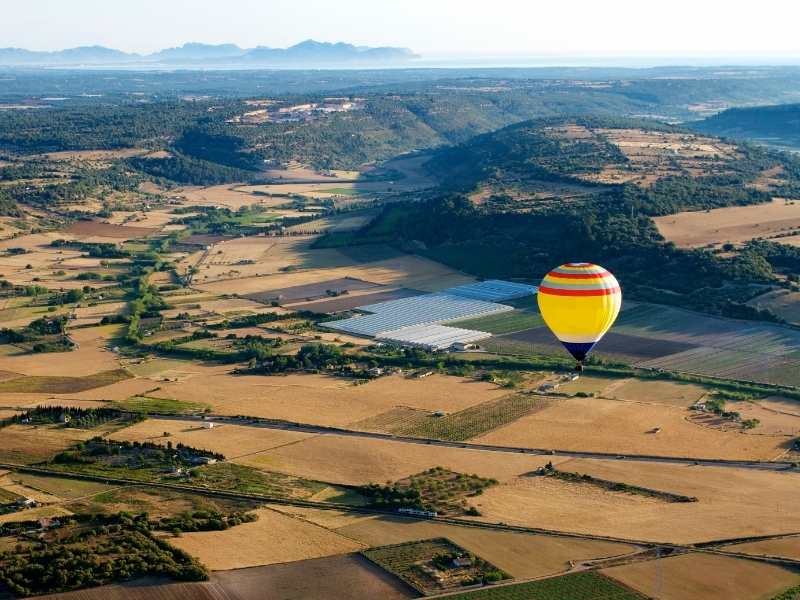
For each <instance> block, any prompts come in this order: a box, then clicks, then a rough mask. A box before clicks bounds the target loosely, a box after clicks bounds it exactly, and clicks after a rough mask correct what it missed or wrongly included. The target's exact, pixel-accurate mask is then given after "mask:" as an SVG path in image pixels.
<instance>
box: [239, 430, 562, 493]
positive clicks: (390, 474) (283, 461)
mask: <svg viewBox="0 0 800 600" xmlns="http://www.w3.org/2000/svg"><path fill="white" fill-rule="evenodd" d="M550 458H552V457H547V456H529V455H522V454H503V455H498V454H497V453H496V452H487V451H483V450H466V449H460V448H441V447H436V446H428V445H426V444H409V443H402V442H392V441H387V440H374V439H358V440H357V441H356V440H354V439H353V438H351V437H347V436H337V435H330V434H325V435H317V436H314V437H310V438H308V439H305V440H302V441H299V442H296V443H290V444H286V445H284V446H280V447H276V448H275V449H273V450H268V451H266V452H261V453H259V454H252V455H249V456H246V457H243V458H240V459H237V461H236V462H238V463H242V464H246V465H248V466H251V467H255V468H259V469H263V470H266V471H277V472H280V473H286V474H289V475H294V476H296V477H302V478H305V479H314V480H317V481H327V482H330V483H340V484H346V485H363V484H366V483H384V482H386V481H389V480H391V481H397V480H398V479H402V478H404V477H408V476H409V475H412V474H414V473H419V472H421V471H424V470H425V469H429V468H431V467H435V466H441V467H445V468H447V469H450V470H451V471H456V472H458V473H470V474H472V473H475V474H477V475H480V476H481V477H493V478H495V479H498V480H499V481H505V480H509V479H511V478H513V477H515V476H517V475H520V474H522V473H527V472H529V471H533V470H535V469H538V468H539V467H541V466H543V465H545V464H546V463H547V462H548V460H549V459H550ZM554 462H558V461H557V460H556V461H554Z"/></svg>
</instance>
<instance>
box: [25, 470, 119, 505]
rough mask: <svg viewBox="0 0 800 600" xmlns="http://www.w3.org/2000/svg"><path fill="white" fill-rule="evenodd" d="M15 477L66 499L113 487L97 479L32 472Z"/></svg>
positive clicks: (35, 488) (26, 483)
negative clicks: (88, 479) (71, 477)
mask: <svg viewBox="0 0 800 600" xmlns="http://www.w3.org/2000/svg"><path fill="white" fill-rule="evenodd" d="M14 479H15V480H17V481H19V482H20V483H21V484H22V485H24V486H27V487H29V488H32V489H34V490H39V491H40V492H45V493H47V494H52V495H53V496H58V497H59V498H64V499H68V500H69V499H75V498H82V497H84V496H89V495H91V494H97V493H101V492H104V491H106V490H109V489H111V486H109V485H106V484H104V483H98V482H96V481H81V480H80V479H66V478H63V477H49V476H46V475H34V474H32V473H14Z"/></svg>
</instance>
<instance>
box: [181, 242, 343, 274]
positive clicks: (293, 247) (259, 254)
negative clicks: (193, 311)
mask: <svg viewBox="0 0 800 600" xmlns="http://www.w3.org/2000/svg"><path fill="white" fill-rule="evenodd" d="M313 241H314V239H313V238H310V237H246V238H236V239H231V240H226V241H225V242H221V243H217V244H214V245H213V246H212V248H211V250H210V251H209V252H208V255H207V257H206V258H205V259H204V260H203V261H202V263H201V264H200V267H199V268H200V270H199V272H198V273H197V275H195V277H194V282H195V283H196V284H207V283H210V282H212V281H219V280H230V279H238V278H241V277H253V276H264V275H274V274H278V273H281V272H285V271H287V270H291V269H293V270H312V269H325V268H333V267H340V268H341V267H347V266H351V265H352V266H355V265H356V264H358V263H357V262H356V261H353V260H352V259H350V258H349V257H348V256H347V255H345V254H343V253H342V252H340V251H338V250H333V249H314V248H312V247H311V244H312V243H313Z"/></svg>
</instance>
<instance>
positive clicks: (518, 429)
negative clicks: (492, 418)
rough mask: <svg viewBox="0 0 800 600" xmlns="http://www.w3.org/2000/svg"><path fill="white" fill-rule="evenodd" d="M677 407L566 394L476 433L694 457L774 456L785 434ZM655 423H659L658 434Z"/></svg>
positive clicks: (525, 442) (510, 442) (513, 442)
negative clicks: (717, 422) (710, 424)
mask: <svg viewBox="0 0 800 600" xmlns="http://www.w3.org/2000/svg"><path fill="white" fill-rule="evenodd" d="M685 417H686V411H685V409H684V408H681V407H679V406H666V405H657V404H644V405H643V404H639V403H635V402H623V401H618V400H604V399H600V398H564V399H559V400H557V401H554V402H552V403H551V404H550V405H549V406H546V407H545V408H543V409H542V410H539V411H537V412H534V413H532V414H529V415H527V416H524V417H522V418H520V419H518V420H517V421H514V422H513V423H511V424H509V425H506V426H504V427H501V428H499V429H495V430H494V431H492V432H490V433H488V434H486V435H483V436H479V437H477V438H475V439H474V440H473V441H475V442H478V443H484V444H498V445H504V446H522V447H528V448H553V449H563V450H592V451H595V452H608V453H611V454H655V455H661V456H690V457H696V458H728V459H764V460H770V459H774V458H776V457H777V456H779V455H780V454H782V453H783V452H784V445H785V443H786V439H785V438H784V437H782V436H762V435H750V434H741V433H733V432H722V431H717V430H714V429H709V428H704V427H700V426H698V425H695V424H693V423H691V422H689V421H687V420H686V418H685ZM656 428H660V430H659V431H658V432H657V433H654V430H655V429H656Z"/></svg>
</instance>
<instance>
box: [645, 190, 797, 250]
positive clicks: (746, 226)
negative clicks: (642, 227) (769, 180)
mask: <svg viewBox="0 0 800 600" xmlns="http://www.w3.org/2000/svg"><path fill="white" fill-rule="evenodd" d="M654 220H655V222H656V225H657V226H658V231H659V232H660V233H661V235H663V236H664V237H665V238H666V239H668V240H669V241H671V242H675V243H676V244H677V245H678V246H683V247H689V248H698V247H701V246H707V245H714V246H719V245H721V244H725V243H728V242H730V243H733V244H737V243H741V242H746V241H748V240H751V239H753V238H757V237H771V236H775V235H776V234H781V233H786V232H788V231H796V230H799V229H800V202H797V201H787V200H783V199H780V198H776V199H774V200H773V201H772V202H770V203H769V204H756V205H752V206H731V207H727V208H715V209H713V210H708V211H692V212H682V213H678V214H676V215H667V216H664V217H656V218H655V219H654ZM791 239H792V238H775V239H774V240H772V241H775V242H781V243H784V242H785V241H786V240H791Z"/></svg>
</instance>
